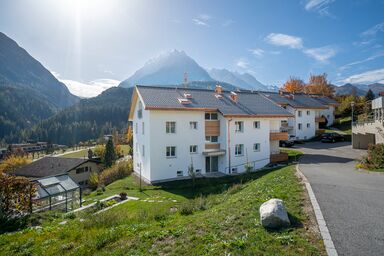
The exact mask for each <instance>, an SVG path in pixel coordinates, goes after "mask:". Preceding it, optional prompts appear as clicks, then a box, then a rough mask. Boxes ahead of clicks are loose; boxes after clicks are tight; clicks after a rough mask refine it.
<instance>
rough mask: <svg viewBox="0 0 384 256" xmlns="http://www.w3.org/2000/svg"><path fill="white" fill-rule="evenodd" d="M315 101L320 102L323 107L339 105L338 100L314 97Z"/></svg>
mask: <svg viewBox="0 0 384 256" xmlns="http://www.w3.org/2000/svg"><path fill="white" fill-rule="evenodd" d="M313 99H315V100H318V101H320V102H321V103H322V104H323V105H339V102H337V101H336V100H334V99H331V98H329V97H325V96H314V97H313Z"/></svg>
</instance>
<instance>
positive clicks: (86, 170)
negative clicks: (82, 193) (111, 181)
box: [15, 157, 102, 187]
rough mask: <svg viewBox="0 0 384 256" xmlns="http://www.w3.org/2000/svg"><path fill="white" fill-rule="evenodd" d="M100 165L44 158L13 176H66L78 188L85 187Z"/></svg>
mask: <svg viewBox="0 0 384 256" xmlns="http://www.w3.org/2000/svg"><path fill="white" fill-rule="evenodd" d="M101 170H102V164H101V163H100V162H99V161H97V160H94V159H83V158H65V157H44V158H42V159H39V160H37V161H34V162H32V163H30V164H28V165H26V166H23V167H21V168H20V169H17V170H16V171H15V175H17V176H24V177H27V178H30V179H40V178H43V177H53V176H59V175H62V174H67V175H69V177H71V178H72V180H74V181H75V182H76V183H77V184H79V186H81V187H86V186H87V185H88V179H89V176H90V174H91V173H92V172H100V171H101Z"/></svg>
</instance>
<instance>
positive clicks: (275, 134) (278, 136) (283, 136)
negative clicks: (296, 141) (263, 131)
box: [269, 131, 288, 140]
mask: <svg viewBox="0 0 384 256" xmlns="http://www.w3.org/2000/svg"><path fill="white" fill-rule="evenodd" d="M269 140H288V132H286V131H270V135H269Z"/></svg>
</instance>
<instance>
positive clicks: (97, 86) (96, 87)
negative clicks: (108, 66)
mask: <svg viewBox="0 0 384 256" xmlns="http://www.w3.org/2000/svg"><path fill="white" fill-rule="evenodd" d="M60 81H61V82H63V83H64V84H65V85H66V86H67V87H68V90H69V91H70V92H71V93H72V94H74V95H76V96H79V97H84V98H90V97H95V96H97V95H99V94H100V93H102V92H103V91H105V90H107V89H109V88H111V87H116V86H118V85H119V83H120V81H117V80H114V79H97V80H94V81H90V82H88V83H82V82H78V81H74V80H69V79H60Z"/></svg>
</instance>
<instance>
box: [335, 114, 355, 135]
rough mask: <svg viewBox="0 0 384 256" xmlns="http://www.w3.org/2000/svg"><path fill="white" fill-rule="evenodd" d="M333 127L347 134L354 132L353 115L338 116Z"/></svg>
mask: <svg viewBox="0 0 384 256" xmlns="http://www.w3.org/2000/svg"><path fill="white" fill-rule="evenodd" d="M333 127H335V128H337V129H339V130H340V131H343V132H344V133H346V134H351V133H352V127H351V117H344V118H338V119H336V120H335V123H334V124H333Z"/></svg>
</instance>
